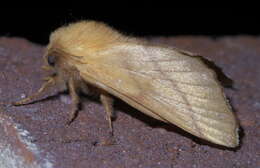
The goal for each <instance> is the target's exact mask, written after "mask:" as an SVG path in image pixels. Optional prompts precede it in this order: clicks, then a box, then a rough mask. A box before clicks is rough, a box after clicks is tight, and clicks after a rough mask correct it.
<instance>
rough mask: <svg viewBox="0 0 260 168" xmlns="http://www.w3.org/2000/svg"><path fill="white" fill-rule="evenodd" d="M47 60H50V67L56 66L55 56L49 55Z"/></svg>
mask: <svg viewBox="0 0 260 168" xmlns="http://www.w3.org/2000/svg"><path fill="white" fill-rule="evenodd" d="M47 59H48V64H49V65H50V66H54V65H55V61H56V58H55V56H53V55H49V56H48V57H47Z"/></svg>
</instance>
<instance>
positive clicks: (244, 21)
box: [0, 4, 260, 44]
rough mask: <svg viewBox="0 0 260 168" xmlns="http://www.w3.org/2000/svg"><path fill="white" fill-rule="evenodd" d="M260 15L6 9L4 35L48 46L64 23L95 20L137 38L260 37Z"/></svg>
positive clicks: (140, 7)
mask: <svg viewBox="0 0 260 168" xmlns="http://www.w3.org/2000/svg"><path fill="white" fill-rule="evenodd" d="M259 16H260V15H259V12H257V10H254V9H247V8H241V9H237V8H223V7H222V8H202V7H201V8H198V7H196V8H195V7H194V8H191V7H187V8H183V7H182V8H180V7H178V8H177V7H175V8H173V7H171V6H170V7H156V6H146V5H138V7H128V5H127V4H125V5H124V6H123V7H122V6H121V7H114V8H110V7H108V8H106V9H105V10H104V9H102V8H100V7H99V8H98V7H97V8H95V7H93V8H92V7H91V6H89V7H87V8H81V9H70V8H67V9H65V8H64V9H62V8H3V9H1V11H0V21H1V25H0V35H1V36H9V37H10V36H11V37H14V36H18V37H24V38H27V39H29V40H31V41H33V42H37V43H40V44H47V43H48V37H49V34H50V32H52V31H53V30H55V29H56V28H57V27H59V26H62V25H64V24H67V23H70V22H73V21H77V20H82V19H92V20H98V21H103V22H105V23H108V24H109V25H111V26H113V27H114V28H116V29H118V30H120V31H122V32H125V33H126V34H130V35H136V36H175V35H209V36H212V37H218V36H225V35H233V36H234V35H241V34H242V35H259V33H260V26H259V24H260V23H259Z"/></svg>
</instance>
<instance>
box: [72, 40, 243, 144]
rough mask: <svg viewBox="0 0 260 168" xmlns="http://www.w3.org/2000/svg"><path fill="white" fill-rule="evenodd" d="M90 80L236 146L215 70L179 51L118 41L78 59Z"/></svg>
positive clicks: (212, 138)
mask: <svg viewBox="0 0 260 168" xmlns="http://www.w3.org/2000/svg"><path fill="white" fill-rule="evenodd" d="M80 61H81V62H84V64H78V65H77V68H78V69H79V71H80V74H81V76H82V77H83V78H84V79H85V80H86V81H88V82H90V83H92V84H94V85H96V86H98V87H101V88H103V89H105V90H106V91H108V92H109V93H111V94H113V95H115V96H117V97H119V98H120V99H122V100H124V101H126V102H127V103H128V104H130V105H132V106H133V107H135V108H137V109H139V110H140V111H142V112H144V113H146V114H147V115H150V116H152V117H154V118H156V119H159V120H162V121H165V122H169V123H172V124H175V125H177V126H179V127H181V128H182V129H184V130H186V131H187V132H189V133H191V134H193V135H196V136H198V137H201V138H203V139H206V140H209V141H211V142H214V143H216V144H221V145H224V146H229V147H234V146H237V145H238V143H239V142H238V125H237V122H236V119H235V117H234V115H233V113H232V111H231V108H230V106H229V104H228V102H227V100H226V98H225V95H224V93H223V89H222V87H221V86H220V84H219V82H218V81H217V79H216V76H215V73H214V72H213V71H212V70H211V69H209V68H208V67H207V66H206V65H204V63H202V61H201V60H200V59H198V58H196V57H193V56H189V55H188V54H184V53H183V52H179V51H177V50H173V49H168V48H162V47H156V46H145V45H141V44H140V45H138V44H120V45H115V46H114V47H111V48H109V49H106V50H103V51H99V52H98V53H97V54H96V55H93V56H83V57H81V58H80Z"/></svg>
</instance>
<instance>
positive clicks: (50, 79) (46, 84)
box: [12, 77, 56, 106]
mask: <svg viewBox="0 0 260 168" xmlns="http://www.w3.org/2000/svg"><path fill="white" fill-rule="evenodd" d="M45 80H47V81H46V82H44V83H43V84H42V86H41V88H40V89H39V90H38V91H37V92H36V93H34V94H32V95H31V96H29V97H26V98H24V99H22V100H20V101H17V102H13V103H12V104H13V105H15V106H20V105H25V104H29V103H32V102H31V101H32V100H33V99H35V98H36V97H39V96H40V95H41V94H42V93H43V92H44V91H45V90H46V89H47V88H49V87H50V86H51V85H54V84H55V83H56V82H55V78H54V77H47V78H45Z"/></svg>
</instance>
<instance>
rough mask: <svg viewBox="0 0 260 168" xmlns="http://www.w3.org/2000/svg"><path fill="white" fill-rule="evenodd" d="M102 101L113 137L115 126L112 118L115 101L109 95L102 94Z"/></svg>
mask: <svg viewBox="0 0 260 168" xmlns="http://www.w3.org/2000/svg"><path fill="white" fill-rule="evenodd" d="M100 100H101V102H102V104H103V106H104V107H105V111H106V114H107V115H106V119H107V120H108V124H109V129H110V134H111V135H112V136H113V126H112V121H111V119H112V117H113V99H112V97H110V96H109V95H108V94H103V93H101V95H100Z"/></svg>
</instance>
